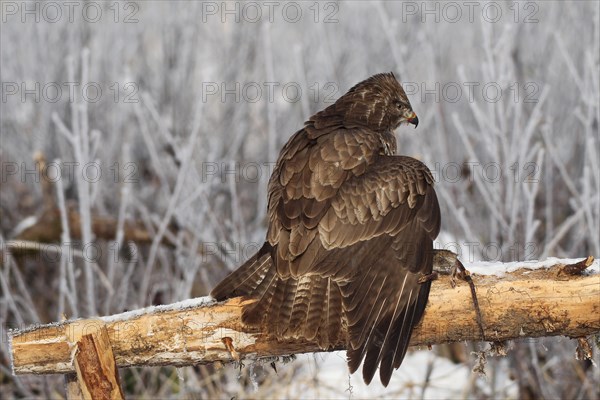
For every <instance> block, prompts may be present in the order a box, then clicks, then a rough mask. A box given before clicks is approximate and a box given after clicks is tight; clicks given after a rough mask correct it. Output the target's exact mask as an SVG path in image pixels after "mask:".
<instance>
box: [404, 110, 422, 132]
mask: <svg viewBox="0 0 600 400" xmlns="http://www.w3.org/2000/svg"><path fill="white" fill-rule="evenodd" d="M406 120H407V121H408V123H409V124H413V125H414V126H415V129H416V128H417V126H418V125H419V118H418V117H417V114H415V113H414V112H411V113H410V115H409V116H408V117H407V118H406Z"/></svg>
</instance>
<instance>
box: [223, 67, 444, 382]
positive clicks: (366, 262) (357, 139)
mask: <svg viewBox="0 0 600 400" xmlns="http://www.w3.org/2000/svg"><path fill="white" fill-rule="evenodd" d="M407 122H408V123H413V124H414V125H415V126H416V125H417V123H418V119H417V117H416V115H415V114H414V112H413V111H412V108H411V105H410V103H409V101H408V98H407V97H406V94H405V93H404V90H403V89H402V87H401V86H400V84H399V83H398V81H397V80H396V78H395V77H394V75H393V74H391V73H386V74H378V75H375V76H373V77H371V78H369V79H367V80H365V81H363V82H361V83H359V84H357V85H356V86H354V87H353V88H352V89H350V90H349V91H348V92H347V93H346V94H344V95H343V96H342V97H341V98H339V99H338V100H337V101H336V102H335V103H334V104H332V105H331V106H329V107H327V108H326V109H325V110H323V111H321V112H318V113H317V114H315V115H313V116H312V117H311V118H310V119H309V120H308V121H307V122H306V123H305V125H304V128H302V129H301V130H300V131H298V132H296V133H295V134H294V135H293V136H292V137H291V139H290V140H289V141H288V142H287V144H286V145H285V146H284V147H283V149H282V150H281V153H280V155H279V159H278V160H277V165H276V168H275V170H274V172H273V175H272V176H271V179H270V181H269V188H268V190H269V203H268V215H269V228H268V232H267V238H266V241H265V244H264V245H263V247H262V248H261V249H260V250H259V251H258V253H256V254H255V255H254V256H253V257H251V258H250V259H249V260H248V261H247V262H246V263H244V264H243V265H242V266H241V267H240V268H238V269H237V270H235V271H234V272H232V273H231V274H230V275H229V276H227V277H226V278H225V279H224V280H223V281H222V282H221V283H219V284H218V285H217V287H215V288H214V289H213V291H212V292H211V295H212V296H213V297H214V298H216V299H217V300H223V299H225V298H230V297H235V296H250V297H253V298H255V299H257V300H258V301H257V302H255V303H253V304H252V305H251V306H248V307H247V308H246V309H245V310H244V311H243V315H242V321H243V323H245V324H247V325H250V326H254V327H259V328H261V329H263V330H264V331H266V332H270V333H271V334H272V335H274V336H276V337H282V338H300V337H302V338H306V339H309V340H316V341H317V342H318V344H319V346H320V347H322V348H323V349H327V348H331V347H332V346H334V345H335V344H337V343H338V341H339V340H340V337H341V333H342V332H343V331H344V330H347V332H348V345H347V348H348V352H347V356H348V366H349V368H350V371H351V372H352V373H354V372H355V371H356V370H357V369H358V367H359V366H360V364H361V362H363V360H364V363H363V378H364V380H365V382H366V383H367V384H368V383H370V382H371V380H372V378H373V376H374V374H375V372H376V370H377V367H378V366H379V368H380V377H381V382H382V383H383V384H384V385H386V386H387V384H388V383H389V380H390V377H391V374H392V368H398V367H399V366H400V363H401V362H402V359H403V358H404V355H405V354H406V350H407V348H408V343H409V340H410V336H411V332H412V329H413V327H414V326H415V325H416V324H417V322H418V321H419V320H420V319H421V316H422V314H423V311H424V309H425V305H426V303H427V298H428V295H429V288H430V282H425V283H422V284H421V283H419V282H418V279H419V277H421V276H423V275H427V274H430V273H431V271H432V257H433V252H432V250H433V240H434V239H435V237H436V236H437V234H438V231H439V228H440V210H439V205H438V201H437V197H436V195H435V191H434V190H433V177H432V175H431V172H430V171H429V169H428V168H427V167H426V166H425V165H424V164H423V163H421V162H420V161H417V160H415V159H413V158H410V157H404V156H398V155H394V154H395V153H396V139H395V136H394V130H395V129H396V128H397V127H398V126H399V125H400V124H402V123H407Z"/></svg>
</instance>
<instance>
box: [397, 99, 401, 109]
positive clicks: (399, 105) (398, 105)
mask: <svg viewBox="0 0 600 400" xmlns="http://www.w3.org/2000/svg"><path fill="white" fill-rule="evenodd" d="M396 107H397V108H398V110H399V109H401V108H402V103H400V102H399V101H397V102H396Z"/></svg>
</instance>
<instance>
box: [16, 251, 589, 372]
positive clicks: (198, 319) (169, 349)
mask: <svg viewBox="0 0 600 400" xmlns="http://www.w3.org/2000/svg"><path fill="white" fill-rule="evenodd" d="M467 268H468V269H469V270H470V271H471V272H472V274H471V277H472V278H473V281H474V283H475V287H476V290H477V297H478V299H479V306H480V308H481V314H482V318H483V326H484V334H485V340H487V341H504V340H508V339H516V338H535V337H542V336H559V335H562V336H568V337H571V338H581V337H585V336H588V335H591V334H595V333H598V332H600V273H599V269H600V268H599V263H598V262H597V261H596V262H593V258H592V257H588V258H587V259H585V260H583V261H581V260H580V261H577V260H559V259H549V260H546V261H544V262H538V263H536V262H520V263H510V264H494V265H490V264H486V263H479V264H470V265H467ZM251 301H252V300H248V299H242V298H235V299H231V300H228V301H226V302H221V303H216V302H214V301H213V300H212V299H210V298H208V297H204V298H198V299H191V300H186V301H183V302H180V303H174V304H171V305H167V306H157V307H148V308H145V309H141V310H136V311H131V312H126V313H123V314H117V315H112V316H107V317H101V318H96V319H88V320H86V319H80V320H73V321H65V322H60V323H56V324H51V325H43V326H34V327H30V328H27V329H24V330H13V331H11V332H10V333H9V335H10V341H11V355H12V359H13V371H14V373H16V374H47V373H68V372H73V371H75V367H74V363H73V351H72V350H73V347H74V346H75V344H76V343H77V341H78V340H80V338H81V337H82V336H83V335H85V334H87V333H90V332H93V331H95V330H97V329H98V325H99V324H100V325H103V324H106V328H107V330H108V335H109V338H110V343H111V345H112V349H113V352H114V355H115V359H116V362H117V365H118V366H119V367H128V366H134V365H137V366H141V365H144V366H153V365H173V366H184V365H191V364H198V363H211V362H216V361H221V362H228V361H234V360H240V359H244V358H258V357H272V356H283V355H289V354H295V353H307V352H318V351H323V350H322V349H320V348H319V347H318V346H317V344H316V343H312V342H308V341H278V340H277V339H276V338H273V337H270V336H269V335H267V334H266V333H263V332H256V331H251V330H249V329H247V328H244V327H243V326H242V324H241V322H240V315H241V310H242V307H243V306H244V305H245V304H249V303H250V302H251ZM344 340H345V339H344V338H342V340H341V341H340V343H339V344H338V345H337V346H336V347H335V349H338V350H339V349H344V346H345V344H344ZM478 340H482V337H481V333H480V330H479V327H478V325H477V322H476V314H475V311H474V306H473V301H472V299H471V291H470V288H469V286H468V284H467V283H466V282H463V281H459V282H458V284H457V286H456V287H455V288H452V286H451V284H450V278H449V277H444V276H441V277H440V279H438V280H437V281H434V282H433V285H432V289H431V294H430V295H429V303H428V305H427V309H426V311H425V315H424V317H423V320H422V321H421V323H420V324H419V326H417V327H416V329H415V331H414V333H413V337H412V340H411V345H415V346H418V345H421V346H423V345H432V344H441V343H448V342H457V341H478ZM329 350H333V349H329Z"/></svg>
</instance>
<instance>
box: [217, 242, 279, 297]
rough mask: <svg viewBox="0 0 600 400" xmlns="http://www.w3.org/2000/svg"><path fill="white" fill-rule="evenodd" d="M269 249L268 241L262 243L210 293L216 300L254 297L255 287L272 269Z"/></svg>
mask: <svg viewBox="0 0 600 400" xmlns="http://www.w3.org/2000/svg"><path fill="white" fill-rule="evenodd" d="M271 249H272V247H271V245H270V244H269V243H265V244H263V246H262V247H261V248H260V250H258V252H257V253H256V254H254V255H253V256H252V257H250V259H248V261H246V262H245V263H244V264H242V266H241V267H239V268H238V269H236V270H235V271H233V272H231V273H230V274H229V275H227V276H226V277H225V279H223V280H222V281H221V282H219V284H218V285H217V286H215V288H214V289H213V290H212V291H211V292H210V295H211V296H212V297H213V298H215V299H216V300H217V301H222V300H225V299H230V298H232V297H238V296H253V297H254V295H255V292H256V290H257V288H258V287H259V286H260V284H261V283H262V282H263V281H264V280H265V277H266V275H267V274H268V272H269V270H270V269H272V268H271V266H272V264H273V262H272V261H271Z"/></svg>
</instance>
